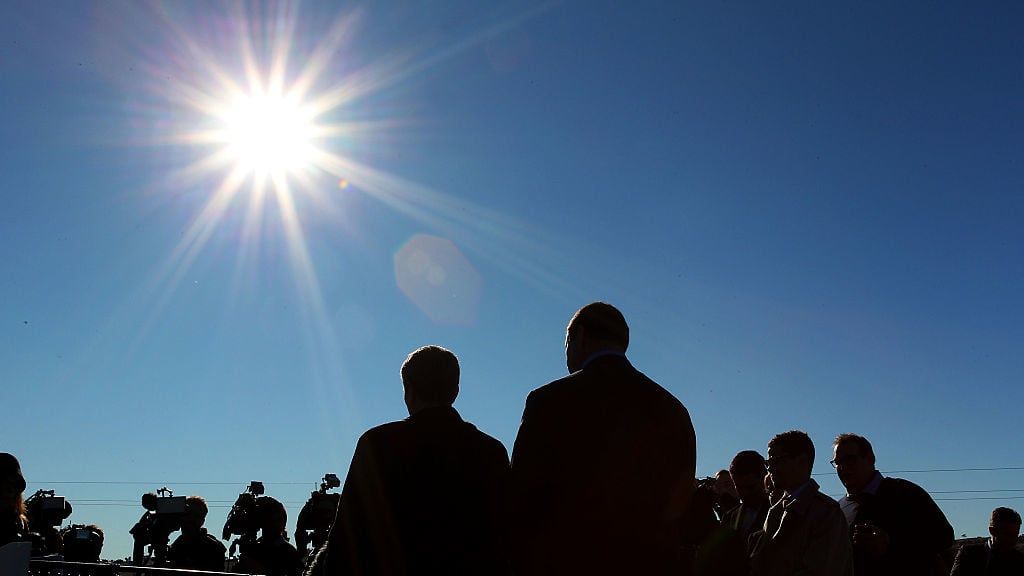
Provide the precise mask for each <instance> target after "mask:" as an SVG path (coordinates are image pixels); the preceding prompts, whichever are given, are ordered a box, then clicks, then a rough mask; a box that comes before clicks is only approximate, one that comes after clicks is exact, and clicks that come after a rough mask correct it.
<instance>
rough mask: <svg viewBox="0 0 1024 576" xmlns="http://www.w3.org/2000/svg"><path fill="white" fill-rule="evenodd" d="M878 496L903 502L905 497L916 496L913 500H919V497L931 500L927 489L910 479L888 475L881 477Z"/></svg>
mask: <svg viewBox="0 0 1024 576" xmlns="http://www.w3.org/2000/svg"><path fill="white" fill-rule="evenodd" d="M878 496H879V497H880V498H885V499H886V500H896V501H899V502H905V501H906V499H907V498H916V499H917V500H915V501H920V500H921V499H928V500H931V498H932V497H931V495H930V494H928V491H927V490H925V489H924V488H921V487H920V486H918V485H917V484H914V483H913V482H911V481H910V480H904V479H903V478H892V477H889V476H886V477H885V478H882V482H881V483H880V484H879V485H878Z"/></svg>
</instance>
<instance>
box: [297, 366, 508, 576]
mask: <svg viewBox="0 0 1024 576" xmlns="http://www.w3.org/2000/svg"><path fill="white" fill-rule="evenodd" d="M402 384H403V385H404V387H405V404H406V407H407V408H408V409H409V418H407V419H406V420H402V421H400V422H391V423H389V424H384V425H382V426H378V427H376V428H373V429H371V430H369V431H367V432H366V433H365V434H363V436H362V437H361V438H360V439H359V443H358V445H357V446H356V451H355V454H354V455H353V456H352V464H351V466H350V467H349V472H348V477H347V478H346V479H345V485H344V487H343V489H342V497H341V504H340V506H339V508H338V517H337V519H336V520H335V522H334V526H333V527H332V529H331V534H330V536H329V537H328V540H327V544H326V545H325V546H324V547H322V548H321V549H320V551H319V552H318V553H317V555H316V557H315V558H314V559H313V562H312V564H311V566H310V569H309V571H308V572H309V573H311V574H331V575H335V574H337V575H340V574H346V575H348V574H355V575H369V574H381V575H385V574H386V575H389V576H390V575H420V574H423V575H426V574H453V575H467V576H468V575H477V574H499V575H500V574H507V573H508V554H507V546H506V542H505V541H506V534H507V528H506V526H505V524H506V522H507V520H506V517H505V516H506V513H505V509H506V498H507V485H508V472H509V463H508V452H507V451H506V450H505V447H504V446H503V445H502V444H501V443H500V442H498V441H497V440H495V439H494V438H491V437H490V436H488V435H486V434H484V433H483V432H480V431H479V430H477V429H476V427H474V426H473V425H472V424H470V423H468V422H466V421H464V420H463V419H462V418H461V417H460V416H459V413H458V412H457V411H456V410H455V408H454V407H452V404H453V403H454V402H455V398H456V397H457V396H458V394H459V361H458V359H457V358H456V357H455V355H454V354H452V353H451V352H449V351H448V350H445V349H444V348H441V347H439V346H427V347H424V348H420V349H419V350H416V351H415V352H413V353H412V354H410V355H409V357H408V358H406V360H405V363H404V364H403V365H402Z"/></svg>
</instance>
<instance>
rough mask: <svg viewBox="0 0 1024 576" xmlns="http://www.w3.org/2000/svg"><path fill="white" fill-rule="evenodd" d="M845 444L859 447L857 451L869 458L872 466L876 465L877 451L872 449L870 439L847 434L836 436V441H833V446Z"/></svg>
mask: <svg viewBox="0 0 1024 576" xmlns="http://www.w3.org/2000/svg"><path fill="white" fill-rule="evenodd" d="M845 442H849V443H850V444H853V445H854V446H856V447H857V450H858V451H859V452H860V453H861V455H862V456H867V457H868V459H870V460H871V464H872V465H874V463H875V450H874V449H873V448H872V447H871V442H868V439H867V438H865V437H863V436H860V435H858V434H852V433H850V432H847V433H845V434H840V435H839V436H836V439H835V440H833V441H832V446H839V445H840V444H843V443H845Z"/></svg>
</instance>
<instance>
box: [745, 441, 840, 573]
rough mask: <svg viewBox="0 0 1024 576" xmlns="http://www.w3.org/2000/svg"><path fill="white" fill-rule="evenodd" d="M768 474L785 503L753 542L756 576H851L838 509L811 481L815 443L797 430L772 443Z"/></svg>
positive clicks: (771, 512) (772, 513) (781, 502)
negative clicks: (780, 492)
mask: <svg viewBox="0 0 1024 576" xmlns="http://www.w3.org/2000/svg"><path fill="white" fill-rule="evenodd" d="M767 465H768V473H769V474H771V477H772V483H773V484H774V485H775V488H776V489H777V490H781V491H782V497H781V499H780V500H779V501H778V502H776V503H775V504H774V505H773V506H772V507H771V508H770V509H769V510H768V516H767V517H766V518H765V521H764V528H763V532H762V533H760V534H755V535H754V537H753V538H752V541H753V551H752V554H751V558H750V561H751V567H752V571H751V573H752V574H753V575H754V576H795V575H800V576H850V575H852V574H853V558H852V550H851V547H850V537H849V535H848V534H847V528H846V519H845V518H844V517H843V512H842V510H840V509H839V504H838V503H837V502H836V501H835V500H833V499H831V498H829V497H828V496H826V495H825V494H822V493H821V492H820V491H819V490H818V483H817V482H815V481H814V480H813V479H811V469H812V468H813V466H814V443H812V442H811V439H810V437H809V436H807V434H806V433H804V432H801V431H799V430H791V431H789V432H783V433H782V434H779V435H778V436H776V437H774V438H772V439H771V441H770V442H768V460H767Z"/></svg>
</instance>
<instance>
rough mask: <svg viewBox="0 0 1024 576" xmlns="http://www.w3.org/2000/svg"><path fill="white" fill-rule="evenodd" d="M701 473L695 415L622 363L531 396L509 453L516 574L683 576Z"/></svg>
mask: <svg viewBox="0 0 1024 576" xmlns="http://www.w3.org/2000/svg"><path fill="white" fill-rule="evenodd" d="M695 466H696V440H695V436H694V432H693V424H692V423H691V422H690V415H689V413H688V412H687V411H686V408H684V407H683V405H682V404H681V403H680V402H679V400H677V399H676V398H675V397H674V396H672V394H670V393H669V392H668V391H666V390H665V389H664V388H662V387H661V386H659V385H658V384H656V383H655V382H654V381H653V380H651V379H650V378H647V377H646V376H644V375H643V374H642V373H640V372H639V371H637V370H636V369H635V368H633V366H632V365H631V364H630V363H629V361H628V360H627V359H626V358H625V357H624V356H618V355H609V356H602V357H598V358H596V359H594V360H592V361H591V362H590V363H588V364H587V365H586V366H585V367H584V368H583V369H582V370H578V371H576V372H574V373H572V374H570V375H569V376H567V377H565V378H562V379H560V380H556V381H554V382H551V383H550V384H547V385H545V386H542V387H541V388H538V389H537V390H534V391H533V392H532V393H531V394H530V395H529V397H528V398H527V400H526V409H525V410H524V412H523V420H522V424H521V425H520V428H519V434H518V435H517V437H516V443H515V448H514V449H513V453H512V482H513V494H514V500H513V502H514V504H513V513H514V518H515V524H514V530H515V533H514V535H513V542H514V550H513V561H514V565H515V569H516V572H517V574H519V575H521V576H537V575H542V574H558V575H559V576H564V575H565V574H588V575H601V574H616V575H619V574H645V575H652V576H656V575H659V574H666V573H678V571H679V570H681V569H682V567H681V563H682V562H684V559H683V553H682V551H681V548H682V546H681V543H680V542H679V539H678V534H677V533H676V532H675V530H677V529H678V528H679V521H678V520H679V518H680V517H681V516H682V514H683V512H684V509H685V506H686V500H687V498H688V496H689V494H690V493H692V491H693V489H694V471H695Z"/></svg>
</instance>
